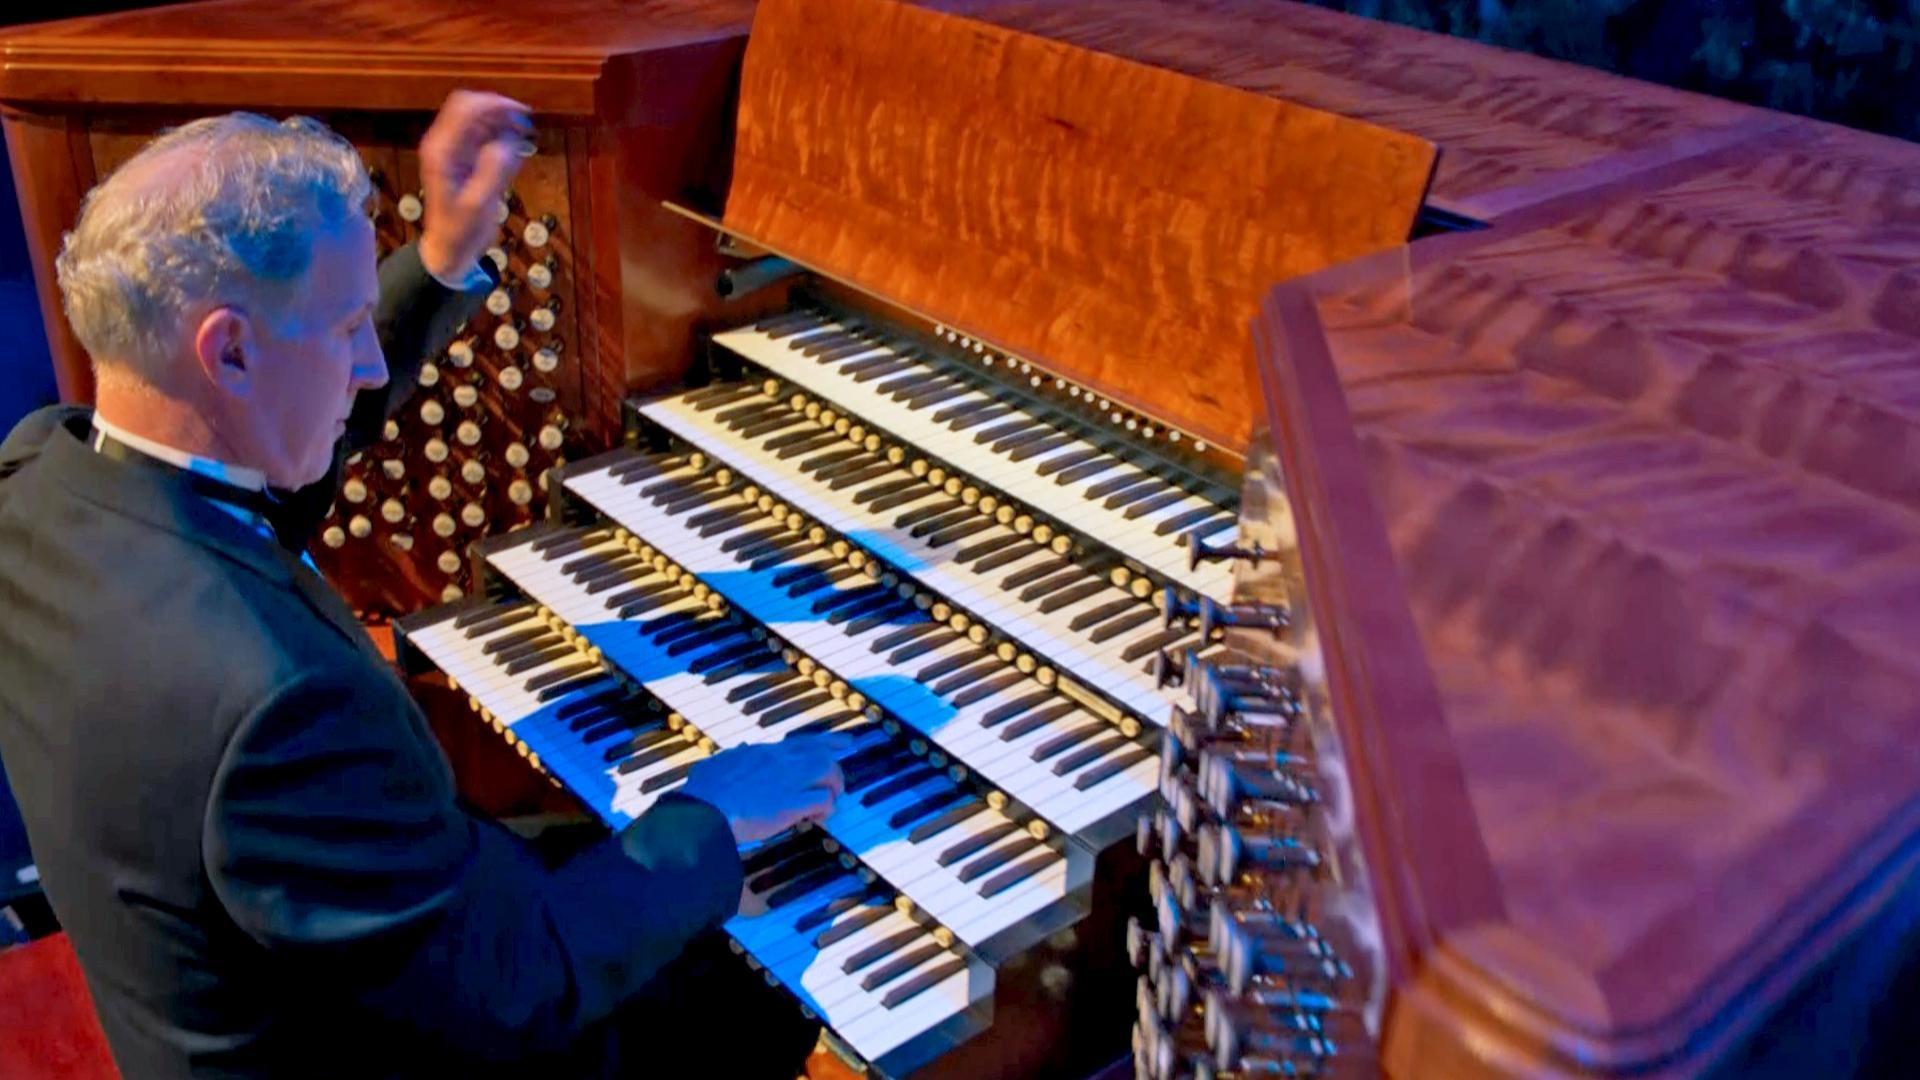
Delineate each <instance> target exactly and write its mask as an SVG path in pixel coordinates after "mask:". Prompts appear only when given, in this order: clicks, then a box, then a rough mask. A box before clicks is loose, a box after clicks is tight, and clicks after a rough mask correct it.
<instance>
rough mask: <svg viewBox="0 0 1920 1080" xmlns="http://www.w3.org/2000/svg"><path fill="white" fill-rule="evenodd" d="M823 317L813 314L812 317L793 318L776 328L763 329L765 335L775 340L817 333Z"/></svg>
mask: <svg viewBox="0 0 1920 1080" xmlns="http://www.w3.org/2000/svg"><path fill="white" fill-rule="evenodd" d="M825 318H826V316H825V315H823V314H814V315H813V317H812V318H810V319H802V320H795V321H794V322H792V323H789V324H787V325H784V326H781V327H778V328H776V329H772V330H767V331H765V333H766V335H767V337H769V338H772V339H773V340H775V341H778V340H780V339H781V338H790V337H794V336H796V335H803V334H809V333H818V332H819V330H820V323H821V320H823V319H825Z"/></svg>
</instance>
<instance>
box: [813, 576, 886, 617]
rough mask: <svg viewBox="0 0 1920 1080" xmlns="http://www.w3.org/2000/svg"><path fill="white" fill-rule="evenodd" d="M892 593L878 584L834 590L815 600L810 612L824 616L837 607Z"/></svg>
mask: <svg viewBox="0 0 1920 1080" xmlns="http://www.w3.org/2000/svg"><path fill="white" fill-rule="evenodd" d="M892 592H893V590H892V589H890V588H888V587H887V586H885V585H882V584H880V583H878V582H875V583H874V584H872V585H867V586H864V587H860V588H853V589H836V590H834V591H833V592H830V593H828V594H826V595H825V596H822V597H821V598H819V599H818V600H815V601H814V602H813V605H812V607H811V609H810V610H812V612H813V613H814V614H815V615H824V614H826V613H827V612H829V611H832V610H833V609H835V608H837V607H843V606H845V605H847V604H853V603H858V602H859V601H861V600H866V599H868V598H870V597H874V596H886V595H889V594H891V593H892Z"/></svg>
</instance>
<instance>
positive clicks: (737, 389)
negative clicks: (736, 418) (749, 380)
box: [693, 384, 760, 412]
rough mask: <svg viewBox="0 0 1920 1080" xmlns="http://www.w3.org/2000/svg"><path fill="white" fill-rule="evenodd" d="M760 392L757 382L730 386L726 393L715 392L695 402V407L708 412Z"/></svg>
mask: <svg viewBox="0 0 1920 1080" xmlns="http://www.w3.org/2000/svg"><path fill="white" fill-rule="evenodd" d="M759 392H760V387H759V386H758V385H757V384H755V385H746V386H742V385H735V386H729V387H728V388H727V391H726V393H723V394H715V395H714V396H712V397H710V398H705V399H702V400H701V401H698V402H695V403H694V406H693V407H694V408H695V409H696V410H698V411H700V412H707V411H709V410H711V409H717V408H719V407H720V406H722V405H725V404H727V403H728V402H733V401H739V400H740V399H741V398H744V397H751V396H753V395H754V394H758V393H759Z"/></svg>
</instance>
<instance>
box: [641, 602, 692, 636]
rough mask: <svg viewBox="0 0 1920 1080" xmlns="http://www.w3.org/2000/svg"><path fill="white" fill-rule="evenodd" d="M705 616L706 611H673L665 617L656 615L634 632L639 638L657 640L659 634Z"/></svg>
mask: <svg viewBox="0 0 1920 1080" xmlns="http://www.w3.org/2000/svg"><path fill="white" fill-rule="evenodd" d="M706 614H707V609H705V608H696V609H693V610H690V611H675V612H673V613H671V614H667V615H656V616H654V617H653V618H651V619H648V620H647V621H646V622H643V623H641V624H640V625H639V626H637V627H636V628H635V630H636V631H637V632H638V633H639V634H640V636H641V637H644V638H657V637H658V636H660V635H661V634H664V633H667V632H668V631H670V630H673V629H675V628H677V627H681V626H685V625H686V624H688V623H690V622H692V621H694V620H695V619H698V618H701V617H702V616H704V615H706Z"/></svg>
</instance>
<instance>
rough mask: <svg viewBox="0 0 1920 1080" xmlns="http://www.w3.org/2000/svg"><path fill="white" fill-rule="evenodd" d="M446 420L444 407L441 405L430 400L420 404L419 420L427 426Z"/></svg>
mask: <svg viewBox="0 0 1920 1080" xmlns="http://www.w3.org/2000/svg"><path fill="white" fill-rule="evenodd" d="M446 418H447V409H446V406H444V405H441V404H440V403H439V402H437V401H435V400H433V399H432V398H428V399H427V400H425V401H423V402H421V403H420V419H422V420H424V421H426V422H427V423H429V424H437V423H439V422H440V421H442V420H445V419H446Z"/></svg>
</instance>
